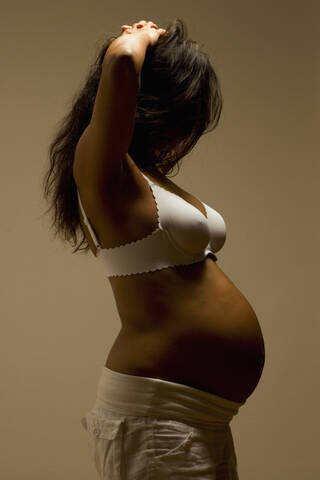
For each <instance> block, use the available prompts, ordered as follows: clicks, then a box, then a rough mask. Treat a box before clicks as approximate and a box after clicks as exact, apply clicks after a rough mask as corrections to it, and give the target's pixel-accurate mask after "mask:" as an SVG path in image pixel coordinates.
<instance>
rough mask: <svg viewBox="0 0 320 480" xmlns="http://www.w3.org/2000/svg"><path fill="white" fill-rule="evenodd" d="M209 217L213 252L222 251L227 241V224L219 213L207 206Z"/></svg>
mask: <svg viewBox="0 0 320 480" xmlns="http://www.w3.org/2000/svg"><path fill="white" fill-rule="evenodd" d="M205 207H206V210H207V216H208V228H209V234H210V246H211V249H212V251H213V252H218V251H219V250H221V248H222V247H223V245H224V244H225V241H226V238H227V237H226V223H225V221H224V219H223V217H222V215H220V213H219V212H217V211H216V210H214V209H213V208H211V207H209V206H208V205H206V204H205Z"/></svg>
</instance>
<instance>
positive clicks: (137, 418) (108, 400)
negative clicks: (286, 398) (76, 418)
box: [81, 366, 245, 480]
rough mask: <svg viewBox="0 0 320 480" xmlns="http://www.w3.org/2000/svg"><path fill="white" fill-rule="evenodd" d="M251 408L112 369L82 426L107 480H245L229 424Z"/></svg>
mask: <svg viewBox="0 0 320 480" xmlns="http://www.w3.org/2000/svg"><path fill="white" fill-rule="evenodd" d="M244 403H245V402H243V403H238V402H233V401H231V400H228V399H225V398H222V397H219V396H217V395H213V394H211V393H207V392H203V391H201V390H198V389H195V388H191V387H189V386H187V385H182V384H179V383H173V382H167V381H165V380H161V379H157V378H148V377H138V376H134V375H125V374H123V373H118V372H114V371H113V370H110V369H108V368H107V367H105V366H104V367H103V368H102V375H101V377H100V381H99V384H98V393H97V398H96V402H95V404H94V406H93V408H92V409H91V410H90V411H89V412H88V413H87V414H86V415H85V416H84V417H83V418H82V419H81V423H82V425H83V427H84V428H85V429H86V430H87V432H88V435H89V437H88V441H89V446H90V451H91V455H92V459H93V461H94V464H95V468H96V470H97V472H98V474H99V479H101V480H165V479H170V480H185V479H188V478H190V479H198V480H238V478H239V477H238V473H237V457H236V453H235V449H234V442H233V437H232V432H231V429H230V425H229V424H230V422H231V419H232V418H233V416H234V415H236V414H237V413H238V410H239V408H240V406H242V405H243V404H244Z"/></svg>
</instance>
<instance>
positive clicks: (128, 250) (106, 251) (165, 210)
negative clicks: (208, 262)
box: [78, 172, 226, 277]
mask: <svg viewBox="0 0 320 480" xmlns="http://www.w3.org/2000/svg"><path fill="white" fill-rule="evenodd" d="M140 173H142V172H140ZM142 175H143V176H144V178H145V179H146V180H147V181H148V183H149V186H150V189H151V192H152V194H153V198H154V201H155V203H156V207H157V217H158V218H157V220H158V226H157V228H156V229H155V230H154V231H153V232H152V233H150V234H149V235H147V236H145V237H143V238H141V239H139V240H135V241H133V242H129V243H125V244H124V245H120V246H117V247H112V248H103V247H102V246H101V245H100V243H99V241H98V239H97V237H96V235H95V233H94V231H93V229H92V227H91V225H90V222H89V220H88V218H87V216H86V214H85V211H84V209H83V206H82V203H81V199H80V195H79V192H78V199H79V205H80V208H81V211H82V215H83V218H84V221H85V224H86V225H87V227H88V230H89V231H90V234H91V236H92V239H93V242H94V244H95V246H96V248H97V253H96V258H97V259H98V260H100V261H101V262H102V264H103V268H104V269H105V270H106V271H107V276H108V277H114V276H122V275H131V274H137V273H144V272H151V271H154V270H161V269H162V268H167V267H172V266H175V265H188V264H191V263H196V262H201V261H202V260H203V259H205V258H206V256H207V255H209V254H213V253H214V252H218V251H219V250H220V249H221V248H222V247H223V245H224V243H225V240H226V225H225V222H224V220H223V217H222V216H221V215H220V214H219V213H218V212H217V211H216V210H214V209H213V208H211V207H209V206H208V205H206V204H205V203H204V202H201V203H202V204H203V205H204V207H205V210H206V214H207V217H208V218H206V217H205V215H204V214H203V213H202V212H200V210H198V209H197V208H196V207H195V206H194V205H191V204H190V203H189V202H187V201H186V200H184V199H183V198H181V197H179V195H176V194H174V193H172V192H169V191H168V190H166V189H164V188H163V187H160V186H159V185H157V184H156V183H154V182H152V181H151V180H150V179H149V178H148V177H147V176H146V175H144V174H143V173H142ZM214 257H215V255H214Z"/></svg>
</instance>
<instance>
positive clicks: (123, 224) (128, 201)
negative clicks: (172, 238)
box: [78, 154, 265, 402]
mask: <svg viewBox="0 0 320 480" xmlns="http://www.w3.org/2000/svg"><path fill="white" fill-rule="evenodd" d="M143 173H144V174H145V175H146V176H148V177H149V178H150V179H152V180H153V181H154V182H155V183H158V185H160V186H162V187H163V188H165V189H166V190H169V191H171V192H173V193H175V194H176V195H179V196H181V197H182V198H183V199H184V200H186V201H187V202H189V203H191V204H192V205H194V206H195V207H196V208H198V209H199V210H200V211H201V212H202V213H203V214H204V215H205V216H206V212H205V209H204V206H203V205H202V203H201V202H200V201H199V200H198V199H197V198H195V197H194V196H192V195H191V194H190V193H188V192H186V191H184V190H183V189H181V188H180V187H178V186H177V185H176V184H174V183H173V182H172V181H171V180H170V179H168V178H167V177H166V176H164V175H160V174H154V173H151V171H149V172H147V171H143ZM121 182H122V183H121V186H120V187H119V198H114V200H113V202H112V208H110V202H109V205H108V206H107V203H108V202H107V201H106V200H104V199H101V201H99V202H96V204H95V207H94V208H93V207H92V205H93V202H92V201H91V200H90V201H89V198H88V193H87V192H85V190H83V191H81V190H80V189H79V186H78V189H79V192H80V196H81V200H82V204H83V206H84V209H85V211H86V214H87V216H88V217H89V219H90V222H91V225H92V226H93V228H94V230H95V232H96V234H97V237H98V239H99V240H100V244H101V245H102V246H103V248H110V247H115V246H119V245H123V244H125V243H128V242H132V241H135V240H138V239H141V238H143V237H145V236H146V235H148V234H150V233H151V232H152V231H153V230H155V229H156V228H157V210H156V206H155V202H154V198H153V196H152V192H151V190H150V186H149V185H148V183H147V181H146V180H145V179H144V178H143V176H142V175H141V172H140V170H139V169H138V167H137V166H136V164H135V163H134V161H133V160H132V158H131V157H130V156H129V155H128V154H127V156H126V162H125V172H124V175H123V179H122V180H121ZM86 195H87V197H86ZM213 207H214V205H213ZM89 210H90V211H89ZM82 223H83V222H82ZM83 227H84V230H85V233H86V237H87V239H88V243H89V246H90V248H91V250H92V252H93V253H94V255H95V254H96V248H95V246H94V243H93V241H92V239H91V236H90V233H89V231H88V230H87V228H86V227H85V225H84V223H83ZM216 260H217V259H216V257H215V256H211V255H210V256H207V257H206V259H205V260H203V261H202V262H198V263H195V264H191V265H182V266H173V267H168V268H165V269H162V270H157V271H153V272H145V273H142V274H136V275H126V276H118V277H109V278H108V280H109V282H110V284H111V287H112V290H113V294H114V298H115V302H116V305H117V309H118V312H119V317H120V321H121V329H120V332H119V334H118V336H117V338H116V339H115V342H114V344H113V346H112V348H111V350H110V352H109V354H108V357H107V359H106V363H105V365H106V366H107V367H108V368H110V369H111V370H114V371H117V372H120V373H126V374H129V375H139V376H145V377H153V378H161V379H164V380H168V381H172V382H176V383H182V384H185V385H189V386H192V387H194V388H198V389H200V390H203V391H206V392H209V393H214V394H216V395H219V396H221V397H224V398H228V399H230V400H233V401H236V402H243V401H245V400H246V399H247V398H248V397H249V396H250V395H251V394H252V392H253V391H254V390H255V388H256V386H257V384H258V382H259V380H260V377H261V374H262V371H263V367H264V361H265V351H264V341H263V336H262V332H261V329H260V325H259V321H258V319H257V316H256V314H255V312H254V310H253V309H252V307H251V305H250V304H249V303H248V301H247V300H246V298H245V297H244V296H243V295H242V293H241V292H240V291H239V290H238V289H237V287H236V286H235V285H234V283H233V282H232V281H231V280H230V279H229V278H228V277H227V275H226V274H225V273H224V272H223V271H222V270H221V269H220V268H219V266H218V265H217V262H216Z"/></svg>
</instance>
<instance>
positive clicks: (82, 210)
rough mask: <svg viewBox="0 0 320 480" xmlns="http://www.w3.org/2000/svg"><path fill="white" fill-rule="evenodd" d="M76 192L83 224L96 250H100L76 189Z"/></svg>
mask: <svg viewBox="0 0 320 480" xmlns="http://www.w3.org/2000/svg"><path fill="white" fill-rule="evenodd" d="M77 192H78V200H79V205H80V208H81V212H82V216H83V219H84V223H85V224H86V226H87V228H88V230H89V232H90V234H91V237H92V240H93V243H94V244H95V247H96V248H101V245H100V243H99V242H98V239H97V237H96V234H95V233H94V231H93V228H92V227H91V224H90V221H89V219H88V217H87V215H86V213H85V211H84V208H83V206H82V203H81V199H80V195H79V191H78V189H77Z"/></svg>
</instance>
